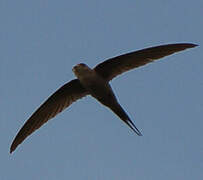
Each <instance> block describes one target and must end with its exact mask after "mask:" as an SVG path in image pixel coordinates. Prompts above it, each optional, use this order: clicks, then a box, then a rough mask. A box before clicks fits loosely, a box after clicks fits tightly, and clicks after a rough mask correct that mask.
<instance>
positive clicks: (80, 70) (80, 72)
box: [72, 63, 92, 79]
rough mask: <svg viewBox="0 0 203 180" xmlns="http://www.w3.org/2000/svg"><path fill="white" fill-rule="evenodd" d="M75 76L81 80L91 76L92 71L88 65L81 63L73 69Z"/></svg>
mask: <svg viewBox="0 0 203 180" xmlns="http://www.w3.org/2000/svg"><path fill="white" fill-rule="evenodd" d="M72 70H73V72H74V74H75V75H76V76H77V77H78V78H79V79H80V78H81V77H86V76H89V75H90V74H91V72H92V69H91V68H89V67H88V66H87V65H86V64H84V63H80V64H77V65H76V66H74V67H73V69H72Z"/></svg>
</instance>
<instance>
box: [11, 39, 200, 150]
mask: <svg viewBox="0 0 203 180" xmlns="http://www.w3.org/2000/svg"><path fill="white" fill-rule="evenodd" d="M195 46H197V45H196V44H191V43H178V44H167V45H161V46H156V47H150V48H146V49H142V50H138V51H134V52H131V53H127V54H124V55H120V56H117V57H113V58H110V59H108V60H106V61H104V62H102V63H100V64H98V65H97V66H96V67H95V68H93V69H91V68H90V67H88V66H87V65H86V64H83V63H81V64H78V65H76V66H74V67H73V69H72V70H73V72H74V74H75V76H76V77H77V78H76V79H73V80H72V81H70V82H68V83H66V84H65V85H63V86H62V87H61V88H59V89H58V90H57V91H56V92H55V93H54V94H52V95H51V96H50V97H49V98H48V99H47V100H46V101H45V102H44V103H43V104H42V105H41V106H40V107H39V108H38V109H37V110H36V111H35V112H34V113H33V114H32V115H31V117H30V118H29V119H28V120H27V121H26V122H25V124H24V125H23V127H22V128H21V129H20V131H19V132H18V134H17V135H16V137H15V139H14V141H13V143H12V145H11V147H10V153H12V152H13V151H14V150H15V149H16V147H17V146H18V145H19V144H21V143H22V142H23V141H24V140H25V139H26V138H27V137H28V136H29V135H30V134H32V133H33V132H34V131H35V130H37V129H38V128H40V127H41V126H42V125H43V124H44V123H46V122H47V121H48V120H49V119H51V118H53V117H55V116H56V115H57V114H58V113H60V112H61V111H63V110H64V109H65V108H67V107H68V106H70V105H71V104H72V103H73V102H74V101H77V100H78V99H80V98H82V97H84V96H87V95H91V96H92V97H94V98H95V99H96V100H98V101H99V102H100V103H101V104H103V105H104V106H106V107H108V108H109V109H110V110H112V111H113V112H114V113H115V114H116V115H117V116H118V117H119V118H120V119H121V120H122V121H123V122H124V123H126V124H127V125H128V126H129V127H130V128H131V129H132V130H133V131H134V132H135V133H136V134H137V135H139V136H141V135H142V134H141V132H140V131H139V130H138V128H137V127H136V126H135V124H134V123H133V122H132V121H131V119H130V118H129V116H128V115H127V114H126V112H125V111H124V109H123V108H122V107H121V105H120V104H119V103H118V101H117V98H116V96H115V95H114V93H113V91H112V88H111V86H110V84H109V81H111V80H112V79H113V78H115V77H116V76H118V75H120V74H122V73H124V72H126V71H129V70H131V69H134V68H137V67H139V66H143V65H145V64H147V63H150V62H153V61H154V60H156V59H160V58H162V57H164V56H168V55H171V54H173V53H175V52H178V51H182V50H185V49H187V48H193V47H195Z"/></svg>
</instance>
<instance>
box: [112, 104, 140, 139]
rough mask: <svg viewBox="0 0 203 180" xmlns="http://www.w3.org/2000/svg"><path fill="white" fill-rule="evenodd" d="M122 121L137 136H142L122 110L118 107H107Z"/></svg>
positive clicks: (117, 105)
mask: <svg viewBox="0 0 203 180" xmlns="http://www.w3.org/2000/svg"><path fill="white" fill-rule="evenodd" d="M109 108H110V109H111V110H112V111H113V112H114V113H115V114H116V115H117V116H118V117H119V118H120V119H121V120H122V121H124V122H125V123H126V124H127V125H128V126H129V127H130V128H131V129H132V130H133V131H134V132H135V133H136V134H137V135H138V136H142V133H141V132H140V131H139V130H138V128H137V127H136V126H135V124H134V123H133V122H132V121H131V119H130V118H129V116H128V115H127V113H126V112H125V111H124V109H123V108H122V107H121V106H120V105H119V104H116V105H113V106H111V107H109Z"/></svg>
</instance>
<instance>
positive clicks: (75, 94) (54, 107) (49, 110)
mask: <svg viewBox="0 0 203 180" xmlns="http://www.w3.org/2000/svg"><path fill="white" fill-rule="evenodd" d="M86 95H88V92H87V91H86V90H85V88H84V87H83V86H82V85H81V83H80V81H79V80H78V79H74V80H72V81H70V82H68V83H67V84H65V85H64V86H62V87H61V88H59V89H58V90H57V91H56V92H55V93H54V94H52V95H51V96H50V97H49V98H48V99H47V100H46V101H45V102H44V103H43V104H42V105H41V106H40V107H39V108H38V109H37V110H36V111H35V112H34V113H33V114H32V116H31V117H30V118H29V119H28V120H27V122H26V123H25V124H24V126H23V127H22V128H21V129H20V131H19V132H18V134H17V136H16V137H15V139H14V141H13V143H12V145H11V148H10V153H12V152H13V151H14V150H15V149H16V147H17V146H18V145H19V144H20V143H22V142H23V141H24V139H25V138H26V137H27V136H29V135H30V134H31V133H33V132H34V131H35V130H36V129H38V128H40V127H41V126H42V125H43V124H44V123H46V122H47V121H48V120H49V119H51V118H53V117H54V116H56V115H57V114H58V113H60V112H61V111H63V110H64V109H65V108H66V107H68V106H69V105H71V104H72V103H73V102H74V101H76V100H78V99H80V98H82V97H84V96H86Z"/></svg>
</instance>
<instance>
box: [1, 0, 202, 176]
mask: <svg viewBox="0 0 203 180" xmlns="http://www.w3.org/2000/svg"><path fill="white" fill-rule="evenodd" d="M202 9H203V1H202V0H194V1H189V0H186V1H177V0H153V1H132V0H125V1H124V0H103V1H93V0H86V1H81V0H80V1H79V0H68V1H67V0H61V1H54V0H34V1H29V0H18V1H11V0H0V24H1V28H0V51H1V52H0V82H1V85H0V99H1V101H0V142H1V148H0V180H14V179H21V180H27V179H29V180H36V179H43V180H55V179H60V180H67V179H74V180H75V179H76V180H77V179H79V180H80V179H81V180H85V179H87V180H90V179H92V180H93V179H94V180H124V179H125V180H131V179H139V180H155V179H156V180H163V179H164V180H171V179H173V180H180V179H184V180H191V179H195V180H201V179H203V143H202V136H203V133H202V129H203V119H202V117H203V95H202V92H203V78H202V77H203V70H202V68H203V53H202V52H203V49H202V48H203V35H202V32H203V21H202V17H203V11H202ZM177 42H191V43H197V44H199V45H200V46H199V47H197V48H194V49H189V50H186V51H183V52H180V53H177V54H174V55H172V56H169V57H167V58H164V59H162V60H160V61H157V62H155V63H151V64H149V65H146V66H144V67H141V68H138V69H136V70H133V71H130V72H128V73H126V74H123V75H122V76H119V77H118V78H116V79H114V80H113V81H112V82H111V85H112V88H113V90H114V91H115V94H116V96H117V97H118V100H119V102H120V103H121V105H122V106H123V108H124V109H125V110H126V112H127V113H128V114H129V116H130V117H131V119H132V120H133V121H134V122H135V124H136V126H137V127H138V128H139V129H140V131H141V132H142V133H143V137H138V136H136V135H135V134H134V133H133V132H132V131H131V130H130V129H129V128H128V127H127V126H126V125H125V124H124V123H122V122H121V121H120V120H119V119H118V117H117V116H116V115H114V114H113V113H112V112H111V111H110V110H109V109H107V108H105V107H103V106H102V105H101V104H99V103H98V102H97V101H96V100H95V99H93V98H92V97H86V98H83V99H82V100H80V101H77V103H74V104H73V105H72V106H70V108H68V109H66V110H65V111H64V112H63V113H61V114H59V115H58V116H57V117H55V118H54V119H53V120H50V121H49V122H48V123H47V124H45V125H44V126H43V127H41V128H40V129H39V130H38V131H36V132H35V133H33V134H32V135H31V136H29V138H27V139H26V140H25V141H24V142H23V144H21V145H20V146H19V147H18V148H17V149H16V151H15V152H14V153H13V154H12V155H10V154H9V148H10V145H11V143H12V140H13V139H14V137H15V135H16V134H17V132H18V130H19V129H20V128H21V127H22V125H23V124H24V122H25V121H26V120H27V119H28V118H29V116H30V115H31V114H32V113H33V112H34V111H35V110H36V108H38V107H39V105H40V104H41V103H43V101H44V100H46V99H47V98H48V96H49V95H51V94H52V93H53V92H55V90H56V89H58V88H59V87H60V86H62V85H63V84H64V83H66V82H68V81H70V80H71V79H73V78H74V74H73V72H72V67H73V66H74V65H76V64H77V63H80V62H83V63H86V64H88V65H89V66H90V67H94V66H95V65H96V64H98V63H100V62H102V61H103V60H105V59H108V58H110V57H114V56H117V55H120V54H123V53H127V52H131V51H134V50H138V49H142V48H146V47H150V46H156V45H161V44H168V43H177Z"/></svg>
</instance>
